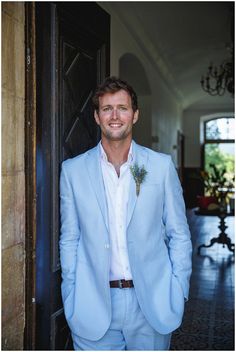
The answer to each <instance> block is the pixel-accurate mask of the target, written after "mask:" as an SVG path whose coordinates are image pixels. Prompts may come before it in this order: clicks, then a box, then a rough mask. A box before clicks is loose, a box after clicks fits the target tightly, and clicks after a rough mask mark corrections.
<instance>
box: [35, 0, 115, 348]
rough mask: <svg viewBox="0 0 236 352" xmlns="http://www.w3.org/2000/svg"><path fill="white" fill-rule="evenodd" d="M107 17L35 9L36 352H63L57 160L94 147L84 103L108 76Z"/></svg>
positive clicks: (87, 8)
mask: <svg viewBox="0 0 236 352" xmlns="http://www.w3.org/2000/svg"><path fill="white" fill-rule="evenodd" d="M109 28H110V17H109V15H108V14H107V13H106V12H105V11H104V10H102V9H101V8H100V7H99V6H98V5H97V4H96V3H92V2H87V3H86V2H73V3H72V2H61V3H52V2H46V3H41V2H37V3H36V73H37V87H36V91H37V153H36V156H37V161H36V163H37V165H36V166H37V170H36V173H37V225H36V227H37V234H36V349H40V350H50V349H51V350H63V349H71V348H72V346H71V341H70V338H69V336H70V335H69V329H68V326H67V324H66V321H65V317H64V314H63V307H62V301H61V290H60V284H61V274H60V259H59V250H58V242H59V233H60V217H59V175H60V165H61V162H62V161H63V160H65V159H67V158H69V157H73V156H75V155H78V154H80V153H83V152H85V151H86V150H88V149H90V148H91V147H93V146H95V145H96V144H97V142H98V140H99V138H100V131H99V129H98V127H97V125H96V123H95V121H94V118H93V110H92V106H91V97H92V94H93V92H94V89H95V87H96V85H97V83H99V82H100V81H101V80H103V79H104V78H105V76H107V75H108V74H109V36H110V29H109Z"/></svg>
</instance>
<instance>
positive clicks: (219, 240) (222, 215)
mask: <svg viewBox="0 0 236 352" xmlns="http://www.w3.org/2000/svg"><path fill="white" fill-rule="evenodd" d="M195 214H196V215H205V216H218V217H219V219H220V224H219V226H218V228H219V229H220V233H219V235H218V237H213V238H212V239H211V240H210V244H208V245H206V244H201V245H200V246H199V247H198V254H200V251H201V248H203V247H204V248H209V247H212V246H213V245H214V244H215V243H221V244H223V247H225V245H226V246H227V247H228V250H229V251H231V252H233V253H234V243H231V239H230V238H229V237H228V236H227V234H226V233H225V230H226V229H227V228H228V226H226V224H225V219H226V218H227V216H234V212H233V211H231V212H227V211H223V212H222V211H219V210H203V209H198V210H196V211H195Z"/></svg>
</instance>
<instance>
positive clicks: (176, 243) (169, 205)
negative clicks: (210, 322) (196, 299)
mask: <svg viewBox="0 0 236 352" xmlns="http://www.w3.org/2000/svg"><path fill="white" fill-rule="evenodd" d="M163 222H164V225H165V229H166V236H167V238H168V250H169V257H170V260H171V263H172V271H173V275H175V276H176V277H177V279H178V280H179V283H180V285H181V287H182V289H183V293H184V297H185V300H187V299H188V292H189V280H190V275H191V271H192V243H191V238H190V237H191V235H190V231H189V227H188V223H187V219H186V210H185V204H184V199H183V192H182V187H181V184H180V181H179V177H178V175H177V172H176V170H175V167H174V164H173V162H172V160H171V158H170V157H169V163H168V167H167V173H166V177H165V198H164V212H163Z"/></svg>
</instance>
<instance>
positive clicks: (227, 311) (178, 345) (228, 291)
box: [170, 210, 234, 351]
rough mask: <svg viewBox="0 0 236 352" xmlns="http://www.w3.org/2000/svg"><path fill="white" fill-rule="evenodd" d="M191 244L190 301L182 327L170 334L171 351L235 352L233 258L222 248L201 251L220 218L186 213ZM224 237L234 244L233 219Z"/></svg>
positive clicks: (229, 221)
mask: <svg viewBox="0 0 236 352" xmlns="http://www.w3.org/2000/svg"><path fill="white" fill-rule="evenodd" d="M188 222H189V226H190V230H191V235H192V242H193V273H192V277H191V287H190V297H189V301H188V302H187V303H186V308H185V314H184V319H183V324H182V326H181V327H180V328H179V329H178V330H176V331H175V332H174V333H173V337H172V343H171V348H170V349H171V350H180V351H185V350H190V351H192V350H197V351H206V350H212V351H214V350H221V351H224V350H232V351H234V256H233V255H232V252H230V251H229V250H228V249H227V248H226V247H225V248H223V246H222V244H218V243H216V244H214V245H213V246H212V247H210V248H202V249H201V255H198V254H197V247H198V246H199V245H200V244H202V243H205V244H209V243H210V239H211V238H212V237H217V236H218V234H219V232H220V230H219V229H218V225H219V218H218V217H216V216H199V215H195V214H194V211H193V210H189V211H188ZM226 225H227V226H228V228H227V229H226V233H227V234H228V235H229V237H230V238H231V240H232V242H233V243H234V217H228V218H227V219H226Z"/></svg>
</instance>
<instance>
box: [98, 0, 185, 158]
mask: <svg viewBox="0 0 236 352" xmlns="http://www.w3.org/2000/svg"><path fill="white" fill-rule="evenodd" d="M99 5H100V6H101V7H103V8H104V9H105V10H106V11H107V12H108V13H109V14H110V15H111V75H117V76H119V60H120V58H121V57H122V56H123V55H124V54H126V53H132V54H133V55H135V56H136V57H137V58H138V59H139V61H140V62H141V64H142V65H143V68H144V70H145V73H146V76H147V79H148V81H149V85H150V90H151V94H150V104H151V107H150V109H147V107H145V98H143V99H142V98H141V100H140V102H144V103H143V104H141V105H143V106H144V109H145V111H148V110H149V111H150V112H151V134H152V135H151V136H147V135H146V137H145V138H144V139H140V140H138V139H137V142H139V143H143V142H145V143H146V142H147V146H151V145H152V147H153V149H157V150H159V151H161V152H164V153H168V154H171V155H172V157H173V160H174V162H175V163H177V155H176V149H173V146H175V145H176V142H177V130H178V129H179V130H182V128H181V116H182V108H181V105H180V103H179V102H178V100H177V98H176V97H175V96H174V95H173V93H172V92H171V91H170V90H169V88H168V87H167V85H166V83H165V80H164V79H163V77H162V75H161V74H160V72H158V70H157V67H156V66H155V67H154V65H153V63H152V62H150V60H149V59H148V58H147V56H145V54H144V52H143V51H142V50H141V47H140V46H139V44H138V43H137V42H136V40H135V39H134V38H133V37H132V35H131V34H130V32H129V31H128V29H127V28H126V27H125V25H123V23H122V22H121V20H120V19H119V18H118V17H117V15H116V13H113V11H112V3H111V2H108V3H106V2H102V3H99ZM137 75H138V72H137ZM134 89H135V87H134ZM141 108H142V106H141ZM142 114H143V113H142V111H141V112H140V118H142ZM147 123H148V119H147ZM144 124H145V123H141V122H140V123H139V124H137V126H136V132H135V133H136V135H137V138H138V135H140V134H141V133H143V130H144ZM138 128H140V130H139V131H137V129H138ZM148 129H150V127H149V126H147V127H146V131H148ZM147 133H148V132H147ZM153 137H154V138H155V139H157V137H158V143H157V144H156V143H155V144H154V143H152V139H153Z"/></svg>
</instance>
